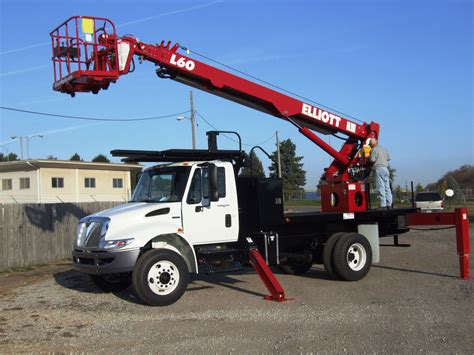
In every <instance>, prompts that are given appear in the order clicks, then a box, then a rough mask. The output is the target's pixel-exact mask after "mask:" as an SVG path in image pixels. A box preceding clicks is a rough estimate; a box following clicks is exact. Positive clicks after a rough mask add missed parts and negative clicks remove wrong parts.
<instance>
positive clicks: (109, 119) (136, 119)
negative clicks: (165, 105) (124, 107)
mask: <svg viewBox="0 0 474 355" xmlns="http://www.w3.org/2000/svg"><path fill="white" fill-rule="evenodd" d="M0 109H2V110H8V111H14V112H22V113H28V114H31V115H39V116H48V117H60V118H68V119H73V120H83V121H103V122H104V121H105V122H134V121H151V120H158V119H161V118H169V117H176V116H179V115H183V114H185V113H188V112H189V110H187V111H182V112H177V113H173V114H170V115H163V116H153V117H136V118H100V117H85V116H71V115H62V114H55V113H48V112H39V111H29V110H21V109H18V108H14V107H6V106H0Z"/></svg>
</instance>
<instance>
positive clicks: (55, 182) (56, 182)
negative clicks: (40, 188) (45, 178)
mask: <svg viewBox="0 0 474 355" xmlns="http://www.w3.org/2000/svg"><path fill="white" fill-rule="evenodd" d="M51 186H52V187H53V188H55V189H62V188H63V187H64V178H62V177H53V178H51Z"/></svg>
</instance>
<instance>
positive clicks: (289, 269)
mask: <svg viewBox="0 0 474 355" xmlns="http://www.w3.org/2000/svg"><path fill="white" fill-rule="evenodd" d="M311 266H313V255H312V254H310V253H306V254H301V255H300V256H290V257H288V258H287V259H286V261H285V262H282V263H281V264H280V269H281V270H283V272H285V273H286V274H290V275H303V274H306V273H307V272H308V270H309V269H311Z"/></svg>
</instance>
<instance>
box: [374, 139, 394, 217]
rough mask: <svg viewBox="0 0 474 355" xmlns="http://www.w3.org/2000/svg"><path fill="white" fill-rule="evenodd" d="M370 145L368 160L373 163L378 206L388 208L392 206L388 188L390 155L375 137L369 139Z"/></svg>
mask: <svg viewBox="0 0 474 355" xmlns="http://www.w3.org/2000/svg"><path fill="white" fill-rule="evenodd" d="M370 146H371V147H372V150H371V152H370V161H371V162H372V163H373V164H374V165H373V169H374V171H375V185H376V187H377V192H378V194H379V199H380V207H381V208H387V209H389V208H391V207H392V190H391V189H390V172H389V171H388V161H389V160H390V155H388V152H387V150H386V149H385V148H384V147H382V146H380V145H379V144H378V141H377V139H375V138H372V139H371V140H370Z"/></svg>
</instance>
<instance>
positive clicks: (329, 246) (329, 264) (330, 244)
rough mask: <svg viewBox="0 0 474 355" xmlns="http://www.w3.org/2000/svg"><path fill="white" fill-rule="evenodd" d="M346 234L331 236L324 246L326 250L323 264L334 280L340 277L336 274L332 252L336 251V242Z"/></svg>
mask: <svg viewBox="0 0 474 355" xmlns="http://www.w3.org/2000/svg"><path fill="white" fill-rule="evenodd" d="M344 234H346V233H344V232H337V233H334V234H333V235H331V236H330V237H329V238H328V240H327V241H326V243H325V244H324V250H323V264H324V268H325V269H326V272H327V273H328V274H329V275H330V276H331V277H333V278H335V279H338V278H339V277H338V276H337V274H336V273H335V272H334V266H333V264H334V260H333V256H332V254H333V253H332V252H333V250H334V245H335V244H336V242H337V241H338V240H339V238H340V237H341V236H343V235H344Z"/></svg>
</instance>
